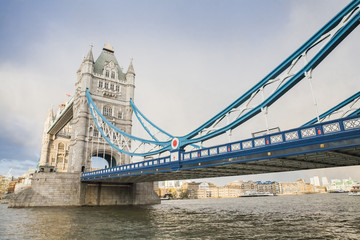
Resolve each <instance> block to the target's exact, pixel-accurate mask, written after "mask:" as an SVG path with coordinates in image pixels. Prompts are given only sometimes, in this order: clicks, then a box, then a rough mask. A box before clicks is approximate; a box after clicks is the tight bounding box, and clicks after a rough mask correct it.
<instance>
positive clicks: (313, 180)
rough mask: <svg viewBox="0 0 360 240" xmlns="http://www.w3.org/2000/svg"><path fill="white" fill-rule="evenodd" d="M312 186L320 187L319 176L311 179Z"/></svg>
mask: <svg viewBox="0 0 360 240" xmlns="http://www.w3.org/2000/svg"><path fill="white" fill-rule="evenodd" d="M310 184H312V185H314V186H320V179H319V177H318V176H314V177H312V178H310Z"/></svg>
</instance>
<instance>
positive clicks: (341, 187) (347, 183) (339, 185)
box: [327, 178, 358, 192]
mask: <svg viewBox="0 0 360 240" xmlns="http://www.w3.org/2000/svg"><path fill="white" fill-rule="evenodd" d="M357 184H358V182H357V181H354V180H352V179H351V178H349V179H342V180H340V179H331V183H330V185H328V186H327V191H328V192H349V191H350V190H351V189H352V187H353V186H355V185H357Z"/></svg>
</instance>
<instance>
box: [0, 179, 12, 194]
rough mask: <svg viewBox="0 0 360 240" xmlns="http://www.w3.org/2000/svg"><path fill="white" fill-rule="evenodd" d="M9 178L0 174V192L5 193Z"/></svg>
mask: <svg viewBox="0 0 360 240" xmlns="http://www.w3.org/2000/svg"><path fill="white" fill-rule="evenodd" d="M10 181H11V179H10V178H8V177H5V176H0V194H6V193H7V191H8V188H9V183H10Z"/></svg>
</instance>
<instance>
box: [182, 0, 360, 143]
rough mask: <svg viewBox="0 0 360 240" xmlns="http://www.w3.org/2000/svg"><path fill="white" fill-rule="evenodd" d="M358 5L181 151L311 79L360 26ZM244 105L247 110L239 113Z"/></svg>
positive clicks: (340, 15)
mask: <svg viewBox="0 0 360 240" xmlns="http://www.w3.org/2000/svg"><path fill="white" fill-rule="evenodd" d="M359 5H360V1H359V0H356V1H352V2H351V3H350V4H349V5H348V6H346V7H345V8H344V9H343V10H342V11H340V12H339V13H338V14H337V15H336V16H335V17H334V18H333V19H332V20H330V21H329V22H328V23H327V24H326V25H325V26H324V27H323V28H321V29H320V30H319V31H318V32H317V33H316V34H315V35H314V36H313V37H311V38H310V39H309V40H308V41H307V42H306V43H305V44H304V45H303V46H301V47H300V48H299V49H298V50H296V51H295V52H294V53H293V54H292V55H291V56H290V57H288V58H287V59H286V60H285V61H284V62H283V63H281V64H280V65H279V66H278V67H277V68H275V69H274V70H273V71H272V72H271V73H270V74H268V75H267V76H266V77H265V78H264V79H263V80H261V81H260V82H259V83H257V84H256V85H255V86H254V87H252V88H251V89H250V90H249V91H247V92H246V93H245V94H244V95H242V96H241V97H240V98H238V99H237V100H236V101H235V102H233V103H232V104H231V105H229V106H228V107H227V108H225V109H224V110H223V111H221V112H220V113H218V114H217V115H215V116H214V117H213V118H211V119H210V120H208V121H207V122H206V123H204V124H203V125H201V126H200V127H198V128H197V129H195V130H194V131H192V132H190V133H189V134H187V135H185V136H183V137H179V139H180V147H184V146H186V145H188V144H191V143H196V142H202V141H205V140H208V139H211V138H213V137H216V136H218V135H221V134H223V133H225V132H227V131H229V130H232V129H234V128H236V127H238V126H239V125H241V124H242V123H244V122H246V121H248V120H249V119H251V118H252V117H254V116H255V115H257V114H258V113H260V112H261V111H264V110H265V111H266V109H267V108H268V107H269V106H271V105H272V104H273V103H274V102H275V101H276V100H278V99H279V98H280V97H281V96H282V95H284V94H285V93H286V92H287V91H289V90H290V89H291V88H292V87H293V86H295V85H296V84H297V83H298V82H299V81H301V80H302V79H303V78H304V77H309V78H311V72H312V70H313V69H315V68H316V67H317V65H318V64H319V63H321V62H322V60H323V59H324V58H325V57H326V56H327V55H328V54H329V53H330V52H331V51H332V50H333V49H334V48H335V47H336V46H337V45H338V44H339V43H340V42H341V41H342V40H343V39H344V38H346V36H348V34H350V33H351V31H352V30H353V29H355V28H356V27H357V25H358V24H359V19H360V13H359ZM320 43H323V44H324V43H325V45H324V46H323V47H322V48H320V50H319V51H318V52H317V53H316V54H315V55H314V56H313V57H312V58H311V59H310V60H308V59H307V54H308V52H309V51H310V50H314V49H315V46H318V45H319V44H320ZM301 58H303V59H304V61H305V65H304V67H302V68H301V69H300V70H299V71H297V72H295V73H291V71H292V70H293V69H294V67H295V65H296V64H298V63H299V60H300V59H301ZM281 75H283V76H281ZM274 82H279V85H278V86H277V88H276V89H275V91H274V92H273V93H271V94H270V95H269V96H268V97H267V98H264V96H262V97H263V101H262V102H261V103H260V104H258V105H256V106H254V107H252V106H251V107H248V105H249V101H250V100H252V99H253V98H254V95H257V94H259V93H262V91H263V89H264V88H265V87H267V86H269V85H270V84H272V83H274ZM247 101H248V102H247ZM241 105H245V106H243V107H242V108H241V109H238V108H239V107H240V106H241ZM235 111H240V114H239V115H238V116H236V117H235V118H234V120H233V121H231V122H230V123H226V124H225V126H222V127H217V125H218V124H219V122H220V121H224V122H225V121H226V118H227V116H228V115H229V114H231V113H233V112H235Z"/></svg>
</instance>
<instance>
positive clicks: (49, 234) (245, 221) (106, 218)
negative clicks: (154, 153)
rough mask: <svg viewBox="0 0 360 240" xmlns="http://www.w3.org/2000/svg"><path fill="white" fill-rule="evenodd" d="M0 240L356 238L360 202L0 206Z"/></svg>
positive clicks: (314, 198)
mask: <svg viewBox="0 0 360 240" xmlns="http://www.w3.org/2000/svg"><path fill="white" fill-rule="evenodd" d="M0 239H360V197H357V196H348V195H347V194H313V195H299V196H276V197H258V198H237V199H206V200H171V201H162V203H161V204H159V205H151V206H140V207H133V206H132V207H69V208H58V207H46V208H45V207H41V208H17V209H14V208H7V205H4V204H2V205H0Z"/></svg>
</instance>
